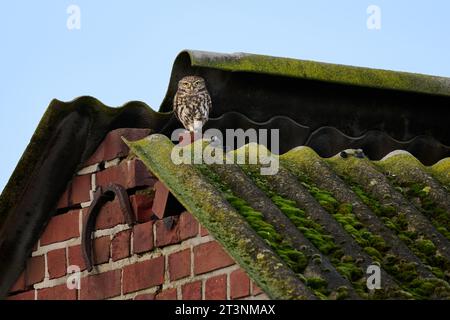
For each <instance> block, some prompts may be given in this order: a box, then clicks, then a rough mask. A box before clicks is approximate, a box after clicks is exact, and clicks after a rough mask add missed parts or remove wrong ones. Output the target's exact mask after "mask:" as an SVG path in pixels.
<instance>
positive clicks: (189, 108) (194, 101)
mask: <svg viewBox="0 0 450 320" xmlns="http://www.w3.org/2000/svg"><path fill="white" fill-rule="evenodd" d="M211 106H212V103H211V97H210V96H209V93H208V90H207V89H206V83H205V79H203V78H202V77H198V76H187V77H184V78H183V79H181V80H180V81H179V82H178V90H177V93H176V94H175V98H174V99H173V111H174V113H175V116H176V117H177V119H178V120H180V122H181V123H182V124H183V126H184V127H185V128H186V129H187V130H189V131H190V132H193V131H198V130H199V129H200V126H203V125H204V124H205V122H206V121H208V116H209V111H210V110H211Z"/></svg>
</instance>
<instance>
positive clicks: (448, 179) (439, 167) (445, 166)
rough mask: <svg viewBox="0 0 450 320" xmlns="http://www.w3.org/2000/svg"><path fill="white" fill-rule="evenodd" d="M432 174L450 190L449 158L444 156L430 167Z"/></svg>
mask: <svg viewBox="0 0 450 320" xmlns="http://www.w3.org/2000/svg"><path fill="white" fill-rule="evenodd" d="M430 171H431V172H432V174H433V175H434V176H435V177H436V179H438V180H439V181H440V182H441V183H442V184H443V185H444V186H445V187H446V188H447V190H450V158H445V159H442V160H441V161H439V162H438V163H436V164H435V165H433V166H432V167H431V168H430Z"/></svg>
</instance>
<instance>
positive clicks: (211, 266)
mask: <svg viewBox="0 0 450 320" xmlns="http://www.w3.org/2000/svg"><path fill="white" fill-rule="evenodd" d="M232 264H234V261H233V259H231V257H230V256H229V255H228V253H226V252H225V250H224V249H223V248H222V247H221V245H220V244H219V243H218V242H216V241H210V242H207V243H203V244H200V245H198V246H196V247H194V273H195V274H202V273H206V272H209V271H213V270H217V269H220V268H225V267H228V266H231V265H232Z"/></svg>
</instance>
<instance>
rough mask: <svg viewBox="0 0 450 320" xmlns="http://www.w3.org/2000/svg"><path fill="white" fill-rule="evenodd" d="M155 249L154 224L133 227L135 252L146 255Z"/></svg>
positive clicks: (147, 223)
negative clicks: (145, 253)
mask: <svg viewBox="0 0 450 320" xmlns="http://www.w3.org/2000/svg"><path fill="white" fill-rule="evenodd" d="M152 249H153V222H152V221H149V222H146V223H141V224H137V225H135V226H134V227H133V252H134V253H144V252H148V251H150V250H152Z"/></svg>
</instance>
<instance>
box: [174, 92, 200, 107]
mask: <svg viewBox="0 0 450 320" xmlns="http://www.w3.org/2000/svg"><path fill="white" fill-rule="evenodd" d="M207 94H208V93H198V94H177V96H176V101H175V104H176V107H178V108H198V107H206V106H207V103H208V97H207V96H206V95H207Z"/></svg>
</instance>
